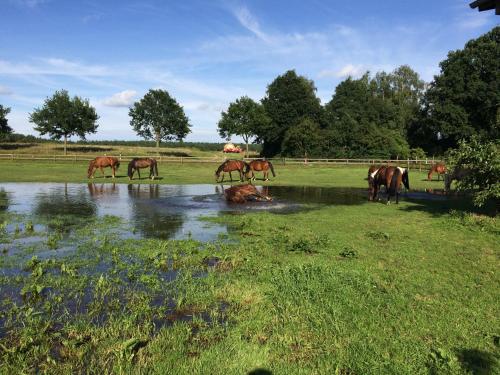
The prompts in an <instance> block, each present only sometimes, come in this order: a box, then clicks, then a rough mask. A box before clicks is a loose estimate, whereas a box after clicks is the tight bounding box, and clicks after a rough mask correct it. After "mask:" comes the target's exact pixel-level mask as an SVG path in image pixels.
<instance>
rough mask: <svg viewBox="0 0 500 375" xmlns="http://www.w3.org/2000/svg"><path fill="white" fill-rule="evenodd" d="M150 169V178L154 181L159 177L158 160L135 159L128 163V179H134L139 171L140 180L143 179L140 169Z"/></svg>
mask: <svg viewBox="0 0 500 375" xmlns="http://www.w3.org/2000/svg"><path fill="white" fill-rule="evenodd" d="M147 167H149V178H150V179H152V180H154V179H155V177H158V163H157V162H156V159H153V158H133V159H132V160H130V163H128V178H129V179H130V180H132V179H133V178H134V173H135V171H137V174H138V175H139V180H140V179H141V172H140V171H139V169H141V168H147Z"/></svg>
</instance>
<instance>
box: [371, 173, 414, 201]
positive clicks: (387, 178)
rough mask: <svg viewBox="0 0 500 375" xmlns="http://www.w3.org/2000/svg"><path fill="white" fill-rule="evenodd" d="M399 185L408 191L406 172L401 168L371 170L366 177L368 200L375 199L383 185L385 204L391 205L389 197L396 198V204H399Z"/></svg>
mask: <svg viewBox="0 0 500 375" xmlns="http://www.w3.org/2000/svg"><path fill="white" fill-rule="evenodd" d="M401 183H403V184H404V186H405V187H406V189H408V190H409V189H410V181H409V178H408V170H407V169H406V168H401V167H380V168H379V169H377V170H373V169H372V172H371V173H370V175H369V177H368V186H369V189H370V192H369V195H368V200H371V201H372V200H375V199H376V198H377V194H378V191H379V189H380V186H382V185H384V186H385V187H386V189H387V204H390V203H391V197H393V196H395V197H396V203H399V190H400V188H401Z"/></svg>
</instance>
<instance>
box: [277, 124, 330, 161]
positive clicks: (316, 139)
mask: <svg viewBox="0 0 500 375" xmlns="http://www.w3.org/2000/svg"><path fill="white" fill-rule="evenodd" d="M322 139H323V138H322V136H321V129H320V127H319V125H318V124H317V123H316V122H314V121H313V120H311V119H309V118H305V119H303V120H302V121H301V122H300V123H299V124H297V125H296V126H293V127H291V128H290V129H288V131H287V132H286V133H285V138H284V140H283V146H282V153H283V154H284V155H288V156H292V157H304V158H307V157H310V156H314V155H318V154H320V152H321V149H320V147H321V142H322Z"/></svg>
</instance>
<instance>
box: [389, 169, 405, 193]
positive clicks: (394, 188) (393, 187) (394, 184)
mask: <svg viewBox="0 0 500 375" xmlns="http://www.w3.org/2000/svg"><path fill="white" fill-rule="evenodd" d="M401 175H402V173H401V170H400V169H399V168H396V169H395V170H394V173H393V174H392V178H391V184H390V185H389V189H388V195H389V197H391V196H394V195H396V193H397V192H398V188H399V183H400V177H401Z"/></svg>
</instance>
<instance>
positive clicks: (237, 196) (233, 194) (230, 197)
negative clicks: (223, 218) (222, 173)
mask: <svg viewBox="0 0 500 375" xmlns="http://www.w3.org/2000/svg"><path fill="white" fill-rule="evenodd" d="M224 195H225V196H226V200H227V201H228V202H233V203H246V202H265V201H272V200H273V199H272V198H271V197H270V196H268V195H265V194H263V193H261V192H259V191H258V190H257V188H256V187H255V186H253V185H250V184H246V185H235V186H231V187H230V188H228V189H226V190H224Z"/></svg>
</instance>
